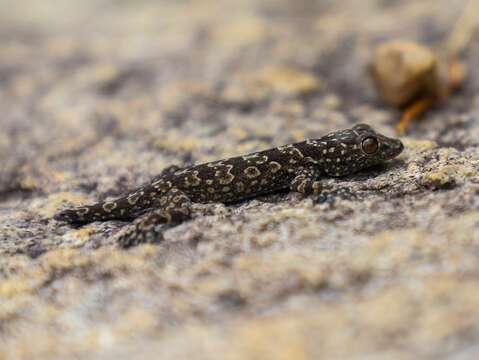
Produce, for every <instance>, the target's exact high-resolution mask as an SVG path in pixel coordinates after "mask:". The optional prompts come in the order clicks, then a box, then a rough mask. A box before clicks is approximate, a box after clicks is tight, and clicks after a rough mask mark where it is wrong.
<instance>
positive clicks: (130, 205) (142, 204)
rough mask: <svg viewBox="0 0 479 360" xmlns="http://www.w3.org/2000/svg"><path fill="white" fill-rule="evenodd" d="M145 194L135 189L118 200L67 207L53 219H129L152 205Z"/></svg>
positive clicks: (82, 222)
mask: <svg viewBox="0 0 479 360" xmlns="http://www.w3.org/2000/svg"><path fill="white" fill-rule="evenodd" d="M144 194H145V193H144V192H143V191H141V192H139V191H135V192H132V193H128V194H126V195H125V196H122V197H120V198H118V199H116V200H112V201H104V202H99V203H96V204H93V205H87V206H81V207H75V208H71V209H65V210H63V211H60V212H58V213H57V214H55V215H54V216H53V219H55V220H56V221H62V222H67V223H70V224H87V223H90V222H93V221H106V220H125V221H129V220H132V219H133V218H135V217H136V216H138V215H140V214H141V213H143V212H144V211H145V209H147V208H149V207H151V202H150V201H149V199H147V198H146V196H145V195H144Z"/></svg>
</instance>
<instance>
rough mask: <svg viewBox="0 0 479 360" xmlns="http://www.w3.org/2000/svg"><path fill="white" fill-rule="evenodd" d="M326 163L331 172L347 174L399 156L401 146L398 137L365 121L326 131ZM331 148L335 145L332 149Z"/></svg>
mask: <svg viewBox="0 0 479 360" xmlns="http://www.w3.org/2000/svg"><path fill="white" fill-rule="evenodd" d="M326 138H327V144H328V145H327V147H328V152H327V156H328V157H329V158H330V159H331V160H330V161H328V162H327V163H326V164H325V169H326V172H327V173H328V174H330V175H336V176H338V175H346V174H350V173H354V172H356V171H359V170H362V169H366V168H368V167H370V166H373V165H377V164H380V163H382V162H384V161H386V160H390V159H393V158H395V157H396V156H398V155H399V154H400V153H401V152H402V151H403V149H404V145H403V144H402V142H401V141H400V140H399V139H394V138H390V137H387V136H384V135H382V134H380V133H378V132H376V131H374V130H373V128H372V127H371V126H369V125H366V124H358V125H355V126H354V127H352V128H351V129H347V130H342V131H339V132H336V133H332V134H329V135H328V136H327V137H326ZM331 149H334V150H333V151H331Z"/></svg>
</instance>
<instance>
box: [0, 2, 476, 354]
mask: <svg viewBox="0 0 479 360" xmlns="http://www.w3.org/2000/svg"><path fill="white" fill-rule="evenodd" d="M462 6H463V2H462V1H450V0H428V1H386V0H376V1H362V0H348V1H326V0H325V1H317V2H315V1H307V0H298V1H288V0H282V1H270V0H265V1H258V0H241V1H226V0H224V1H218V0H214V1H213V0H210V1H208V0H195V1H164V2H159V1H126V0H125V1H107V0H101V1H93V0H90V1H86V0H84V1H75V0H65V1H61V2H59V1H53V0H43V1H28V0H17V1H15V2H14V3H12V2H10V1H7V0H0V44H1V45H0V109H1V116H0V125H1V131H0V164H1V167H0V358H1V359H33V358H35V359H73V358H74V359H92V358H104V359H129V358H132V357H133V356H135V357H136V358H142V359H158V358H161V359H191V358H195V359H314V358H319V357H324V358H354V359H365V358H368V359H370V358H374V359H384V358H397V359H405V358H411V357H414V356H416V357H417V356H420V357H422V358H434V359H437V358H451V359H470V358H475V357H476V358H477V357H478V356H479V346H478V345H477V344H478V341H479V325H478V324H479V147H478V144H479V118H478V114H479V95H478V90H479V73H478V72H477V71H471V72H470V74H469V77H468V79H467V82H466V84H465V88H464V89H463V91H462V92H461V93H459V94H457V95H455V96H454V97H452V98H451V99H449V101H447V102H446V103H444V104H441V105H439V106H437V107H435V108H434V109H433V110H431V111H429V112H428V113H427V114H426V116H424V118H423V119H422V121H420V122H417V123H415V124H413V125H412V126H411V128H410V131H409V134H408V136H407V137H405V138H403V140H404V143H405V145H406V151H405V152H404V153H403V154H402V155H401V156H400V157H399V158H398V159H397V160H396V161H393V162H391V163H390V164H389V165H388V166H385V167H383V168H378V169H373V170H372V171H370V172H364V173H361V174H358V175H356V176H351V177H347V178H344V179H341V180H331V181H329V182H328V184H329V187H330V189H329V190H328V193H327V194H326V195H325V196H323V197H322V198H321V202H319V203H314V202H313V201H312V199H300V198H298V197H295V196H293V195H292V194H286V193H285V194H278V195H272V196H268V197H264V198H261V199H256V200H253V201H248V202H245V203H241V204H238V205H236V206H230V207H224V206H222V205H218V206H215V205H212V206H206V207H199V208H198V211H197V216H196V217H195V218H194V219H193V220H192V221H189V222H187V223H184V224H182V225H180V226H178V227H176V228H174V229H171V230H168V231H167V232H166V234H165V241H164V242H163V243H161V244H159V245H157V246H153V245H144V246H139V247H136V248H134V249H132V250H129V251H124V250H120V249H118V248H117V247H116V246H115V244H114V241H113V239H112V238H113V235H114V234H115V233H116V232H118V231H119V230H120V228H121V226H123V225H124V224H122V223H121V222H107V223H94V224H90V225H87V226H84V227H82V228H77V229H73V228H70V227H68V226H65V225H61V224H59V223H56V222H55V221H53V220H51V216H52V215H53V213H54V212H55V211H56V210H57V209H59V208H62V207H66V206H68V205H74V204H75V205H77V204H83V203H86V202H92V201H95V200H97V199H99V198H105V197H107V196H114V195H117V194H119V193H121V192H122V191H124V190H126V189H128V188H132V187H134V186H136V185H139V184H141V183H142V182H144V181H146V180H147V179H149V178H150V176H152V175H154V174H156V173H158V172H160V171H161V169H162V168H164V167H165V166H167V165H170V164H173V163H176V164H187V163H191V162H200V161H208V160H213V159H219V158H223V157H226V156H230V155H235V154H240V153H246V152H249V151H254V150H259V149H262V148H267V147H271V146H273V145H280V144H284V143H288V142H291V141H296V140H301V139H303V138H305V137H315V136H317V135H320V134H323V133H324V132H326V131H330V130H335V129H338V128H343V127H347V126H349V125H351V124H354V123H356V122H358V121H362V122H367V123H369V124H372V125H374V126H375V127H376V128H378V130H380V131H382V132H384V133H386V134H388V135H393V134H394V133H393V129H394V124H395V121H396V119H397V118H398V117H399V113H398V112H397V111H396V110H395V109H391V108H389V107H387V106H385V105H384V104H382V103H381V102H380V101H379V100H378V98H377V96H376V94H375V93H374V90H373V88H372V85H371V82H370V79H369V78H368V76H367V73H366V71H365V67H366V64H367V63H368V61H369V59H370V56H371V54H372V50H373V49H374V47H375V45H377V44H378V43H380V42H381V41H384V40H387V39H391V38H405V39H410V40H415V41H420V42H423V43H425V44H426V45H428V46H439V45H440V43H441V40H442V39H444V37H445V36H446V35H447V33H448V31H450V29H451V27H452V26H453V24H454V22H455V20H456V19H457V17H458V15H459V13H460V10H461V7H462ZM464 56H465V60H466V62H467V64H468V66H469V68H470V69H477V68H478V67H479V42H478V40H477V37H476V38H475V39H474V40H473V42H472V43H471V44H470V46H469V48H468V49H467V51H466V52H465V54H464ZM344 189H349V192H346V194H348V193H349V194H350V195H348V196H342V197H338V196H336V197H334V194H335V193H338V192H340V190H344ZM342 193H343V194H344V192H342Z"/></svg>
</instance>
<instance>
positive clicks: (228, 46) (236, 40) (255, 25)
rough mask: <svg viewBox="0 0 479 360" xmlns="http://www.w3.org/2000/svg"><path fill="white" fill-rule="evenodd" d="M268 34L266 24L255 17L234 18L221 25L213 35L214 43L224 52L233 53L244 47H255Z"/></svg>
mask: <svg viewBox="0 0 479 360" xmlns="http://www.w3.org/2000/svg"><path fill="white" fill-rule="evenodd" d="M267 34H268V31H267V27H266V26H265V24H264V22H263V21H261V20H260V19H259V18H257V17H255V16H251V15H250V16H244V17H237V18H235V17H233V18H230V19H228V21H224V22H221V23H220V26H219V27H218V28H216V29H215V30H214V31H213V33H212V34H211V39H212V41H213V42H214V43H215V44H217V46H221V47H222V48H223V51H226V52H228V51H230V50H231V51H233V50H235V49H239V48H241V47H243V46H248V45H253V44H255V43H258V42H259V41H261V40H263V39H264V38H265V37H266V36H267Z"/></svg>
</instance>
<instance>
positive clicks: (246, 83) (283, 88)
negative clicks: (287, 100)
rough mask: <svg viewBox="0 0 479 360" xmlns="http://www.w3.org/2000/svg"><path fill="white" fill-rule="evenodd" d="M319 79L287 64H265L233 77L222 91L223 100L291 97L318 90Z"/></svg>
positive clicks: (237, 100)
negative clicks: (260, 67)
mask: <svg viewBox="0 0 479 360" xmlns="http://www.w3.org/2000/svg"><path fill="white" fill-rule="evenodd" d="M320 87H321V81H320V79H319V78H318V77H317V76H315V75H313V74H312V73H308V72H304V71H300V70H298V69H295V68H291V67H287V66H267V67H265V68H262V69H260V70H258V71H256V72H252V73H243V74H240V75H239V76H237V77H236V78H233V79H232V80H231V81H230V82H229V84H228V86H227V87H226V89H225V90H224V92H223V98H224V100H225V101H228V102H233V103H236V102H238V103H240V102H248V101H262V100H266V99H267V98H269V97H271V96H273V95H274V94H278V95H283V96H286V97H293V96H297V95H301V94H305V93H310V92H313V91H316V90H318V89H319V88H320Z"/></svg>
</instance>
